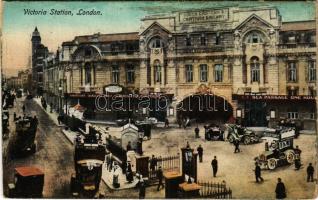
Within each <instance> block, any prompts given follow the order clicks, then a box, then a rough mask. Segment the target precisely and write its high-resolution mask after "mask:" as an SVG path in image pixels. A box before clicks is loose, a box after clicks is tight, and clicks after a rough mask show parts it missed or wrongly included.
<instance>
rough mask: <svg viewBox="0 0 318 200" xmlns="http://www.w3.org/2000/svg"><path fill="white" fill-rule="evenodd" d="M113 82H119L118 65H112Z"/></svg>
mask: <svg viewBox="0 0 318 200" xmlns="http://www.w3.org/2000/svg"><path fill="white" fill-rule="evenodd" d="M112 82H113V83H119V67H118V66H117V65H114V66H113V67H112Z"/></svg>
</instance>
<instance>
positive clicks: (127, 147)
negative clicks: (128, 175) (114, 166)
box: [126, 141, 132, 152]
mask: <svg viewBox="0 0 318 200" xmlns="http://www.w3.org/2000/svg"><path fill="white" fill-rule="evenodd" d="M131 149H132V148H131V142H130V141H129V142H128V144H127V146H126V150H127V152H128V151H131Z"/></svg>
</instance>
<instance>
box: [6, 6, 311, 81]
mask: <svg viewBox="0 0 318 200" xmlns="http://www.w3.org/2000/svg"><path fill="white" fill-rule="evenodd" d="M221 6H242V7H246V6H252V7H254V6H256V7H257V6H275V7H277V8H278V9H279V11H280V14H281V15H282V19H283V21H301V20H311V19H314V18H315V3H314V2H308V1H307V2H281V1H279V2H250V1H248V2H247V1H246V2H237V1H236V2H230V1H227V2H213V1H203V2H200V1H193V2H191V1H160V2H150V1H147V2H142V1H138V2H132V1H130V2H116V1H107V2H83V1H79V2H74V1H72V2H4V5H3V12H2V13H3V16H2V20H3V21H2V24H3V29H2V44H3V50H2V53H3V62H2V64H3V72H4V73H5V74H6V76H13V75H17V73H18V71H19V70H21V69H26V68H27V67H28V66H29V64H28V63H29V58H30V55H31V41H30V40H31V34H32V32H33V30H34V28H35V26H37V27H38V30H39V32H40V34H41V38H42V43H43V44H44V45H45V46H47V47H48V48H49V50H50V51H56V49H57V48H58V46H61V44H62V42H64V41H70V40H72V39H73V38H74V37H75V36H77V35H87V34H94V33H98V32H100V33H120V32H135V31H137V32H138V31H139V27H140V19H141V18H143V17H144V16H148V15H152V14H158V13H169V12H173V11H179V10H191V9H200V8H204V9H207V8H215V7H221ZM24 9H31V10H33V9H35V10H47V11H48V12H50V10H51V9H57V10H60V9H65V10H72V11H73V13H74V15H73V16H63V15H62V16H52V15H48V14H47V15H25V14H24ZM79 9H85V10H92V9H94V10H100V11H101V12H102V15H91V16H78V15H75V13H76V12H77V11H78V10H79Z"/></svg>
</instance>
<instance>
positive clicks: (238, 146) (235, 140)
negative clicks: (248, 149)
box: [233, 139, 241, 153]
mask: <svg viewBox="0 0 318 200" xmlns="http://www.w3.org/2000/svg"><path fill="white" fill-rule="evenodd" d="M233 144H234V146H235V150H234V153H237V152H241V150H240V141H239V140H237V139H234V141H233Z"/></svg>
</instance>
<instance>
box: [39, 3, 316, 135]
mask: <svg viewBox="0 0 318 200" xmlns="http://www.w3.org/2000/svg"><path fill="white" fill-rule="evenodd" d="M53 57H55V58H54V60H56V61H55V62H54V63H52V62H51V63H50V62H49V61H47V62H46V63H47V64H46V65H45V70H44V75H45V76H44V82H46V83H45V85H46V86H45V90H46V92H47V93H48V92H49V91H51V92H52V88H53V87H54V86H53V85H55V91H53V92H52V93H53V96H54V95H55V96H56V97H59V98H61V100H60V101H61V102H62V101H63V102H64V103H63V104H65V101H68V103H69V104H72V105H73V104H75V103H76V102H81V104H87V105H83V106H84V107H85V106H86V107H90V106H92V105H94V102H95V100H96V96H98V94H104V93H105V91H108V92H109V93H111V94H112V95H113V94H116V93H118V94H121V95H122V96H121V97H123V98H124V99H125V100H124V101H125V103H124V104H125V105H127V104H129V102H131V99H130V98H128V97H129V94H131V95H130V96H132V97H133V98H132V99H133V100H132V102H134V103H135V105H136V104H138V102H140V99H141V98H142V96H143V95H150V101H151V102H154V103H153V104H151V105H152V106H154V107H156V106H157V107H159V108H160V109H159V110H156V109H148V110H147V109H144V108H139V107H138V108H139V109H137V108H136V107H134V109H133V111H132V112H129V113H128V115H129V117H131V115H135V114H137V115H142V116H149V117H156V118H158V119H160V120H164V119H165V118H168V119H169V120H170V121H174V120H181V119H183V118H195V119H196V120H198V121H207V120H212V121H214V122H216V123H222V122H226V121H229V120H230V121H231V120H236V121H238V122H240V123H242V124H244V125H247V126H266V125H268V123H270V122H275V121H278V120H279V119H280V118H290V119H293V120H295V121H297V122H298V123H300V124H301V126H302V127H303V128H304V129H314V128H315V119H316V116H315V110H316V104H315V96H316V91H317V85H316V77H317V72H316V26H315V21H298V22H283V21H282V17H281V15H280V13H279V11H278V10H277V9H276V8H274V7H264V8H237V7H226V8H217V9H207V10H191V11H180V12H174V13H169V14H162V15H154V16H146V17H144V18H143V19H141V28H140V30H139V32H133V33H118V34H100V33H97V34H93V35H85V36H77V37H75V38H74V40H72V41H68V42H64V43H63V44H62V48H61V49H60V50H59V51H58V52H57V53H56V54H54V55H53ZM50 84H51V86H49V85H50ZM57 86H58V87H57ZM56 88H59V91H57V90H56ZM107 95H109V94H107ZM112 95H110V96H112ZM161 96H165V98H161ZM81 99H82V100H81ZM127 99H128V100H127ZM158 99H159V100H158ZM163 99H164V100H165V102H167V103H165V102H161V101H162V100H163ZM84 100H85V101H84ZM158 102H159V103H158ZM163 107H164V108H163ZM99 112H100V116H103V117H101V118H102V119H105V112H102V111H98V109H96V107H95V108H92V113H94V115H95V117H97V116H99V115H96V113H99ZM108 113H110V112H108ZM118 113H120V112H117V114H116V115H114V113H112V114H109V117H113V118H123V117H125V114H118ZM106 118H107V117H106Z"/></svg>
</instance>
